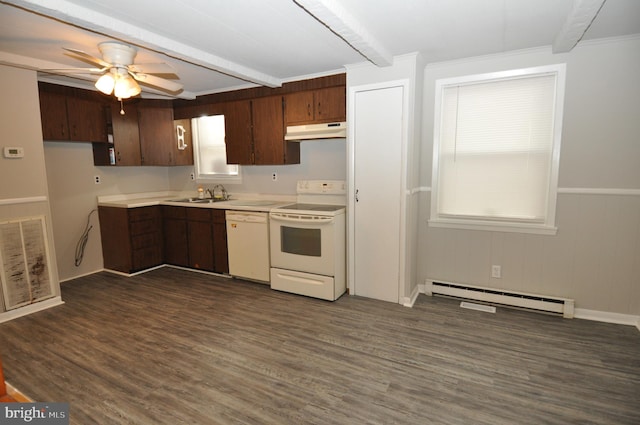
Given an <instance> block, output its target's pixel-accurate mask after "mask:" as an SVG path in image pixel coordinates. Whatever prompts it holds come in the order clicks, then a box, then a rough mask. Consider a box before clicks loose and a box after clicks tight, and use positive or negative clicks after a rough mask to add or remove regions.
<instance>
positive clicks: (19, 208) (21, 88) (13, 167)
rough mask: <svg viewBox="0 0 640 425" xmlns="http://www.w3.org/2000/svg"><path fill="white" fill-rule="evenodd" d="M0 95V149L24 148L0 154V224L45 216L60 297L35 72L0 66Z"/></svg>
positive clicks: (52, 268)
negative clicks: (20, 154)
mask: <svg viewBox="0 0 640 425" xmlns="http://www.w3.org/2000/svg"><path fill="white" fill-rule="evenodd" d="M0 93H2V96H1V97H0V128H1V129H2V141H1V142H0V148H3V147H5V146H18V147H22V148H23V149H24V158H22V159H6V158H4V157H3V156H2V155H0V221H5V220H10V219H16V218H21V217H32V216H41V215H42V216H44V217H45V222H46V226H47V229H48V232H47V233H48V234H47V237H48V245H49V246H48V248H49V255H50V260H51V263H50V264H49V267H50V270H51V272H52V275H53V280H54V282H53V283H54V289H55V294H56V295H60V289H59V285H58V269H57V267H56V250H55V247H54V244H53V236H52V232H51V213H50V209H49V202H48V196H49V194H48V192H47V182H46V175H45V161H44V153H43V147H42V130H41V126H40V112H39V111H40V105H39V103H38V86H37V80H36V73H35V72H33V71H27V70H23V69H18V68H12V67H6V66H2V65H0ZM29 199H35V200H33V201H29ZM39 199H41V200H39ZM0 304H2V303H1V302H0Z"/></svg>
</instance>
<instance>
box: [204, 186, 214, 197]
mask: <svg viewBox="0 0 640 425" xmlns="http://www.w3.org/2000/svg"><path fill="white" fill-rule="evenodd" d="M214 190H215V189H214ZM207 196H209V198H211V199H213V193H212V192H211V189H209V188H206V189H205V190H204V197H205V198H206V197H207Z"/></svg>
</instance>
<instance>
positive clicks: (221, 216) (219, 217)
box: [211, 210, 225, 224]
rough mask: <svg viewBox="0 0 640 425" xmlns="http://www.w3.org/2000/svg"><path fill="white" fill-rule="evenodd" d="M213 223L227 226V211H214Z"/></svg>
mask: <svg viewBox="0 0 640 425" xmlns="http://www.w3.org/2000/svg"><path fill="white" fill-rule="evenodd" d="M211 213H212V215H213V222H214V223H217V224H225V210H213V211H211Z"/></svg>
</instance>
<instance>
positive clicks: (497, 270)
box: [491, 265, 502, 279]
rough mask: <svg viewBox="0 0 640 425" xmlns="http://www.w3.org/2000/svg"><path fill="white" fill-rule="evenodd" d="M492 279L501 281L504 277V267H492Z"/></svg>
mask: <svg viewBox="0 0 640 425" xmlns="http://www.w3.org/2000/svg"><path fill="white" fill-rule="evenodd" d="M491 277H494V278H496V279H500V278H501V277H502V267H500V266H496V265H493V266H491Z"/></svg>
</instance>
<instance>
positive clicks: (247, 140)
mask: <svg viewBox="0 0 640 425" xmlns="http://www.w3.org/2000/svg"><path fill="white" fill-rule="evenodd" d="M224 131H225V138H224V143H225V147H226V150H227V164H240V165H250V164H253V138H252V135H251V102H250V101H248V100H240V101H237V102H228V103H225V104H224Z"/></svg>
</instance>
